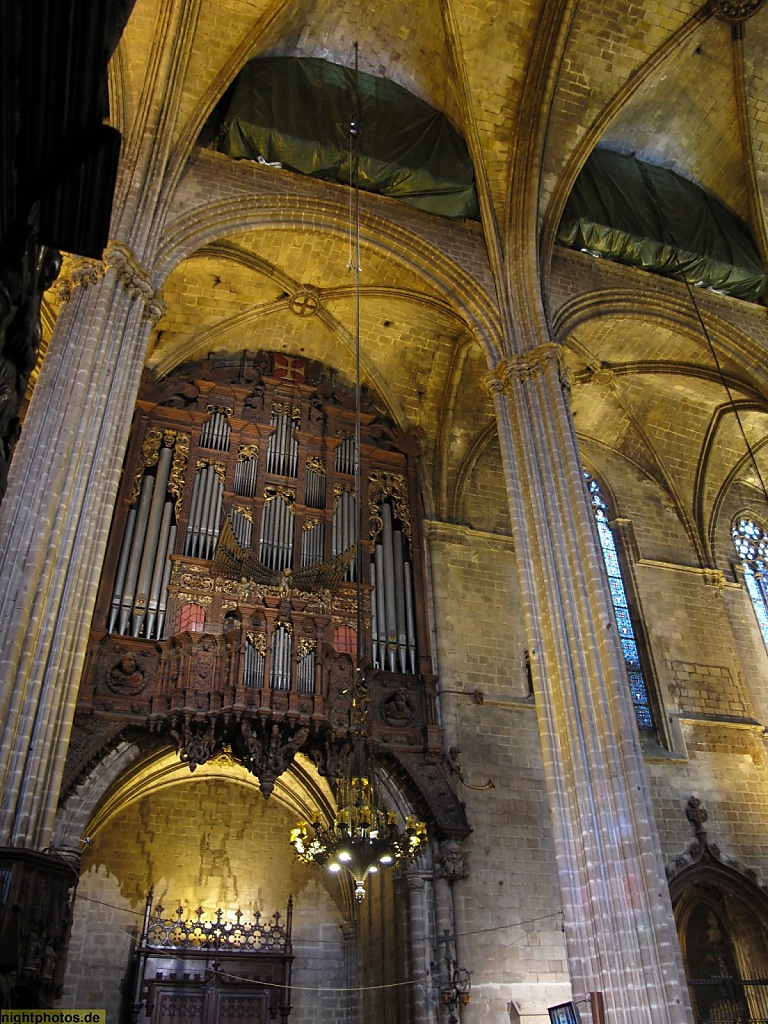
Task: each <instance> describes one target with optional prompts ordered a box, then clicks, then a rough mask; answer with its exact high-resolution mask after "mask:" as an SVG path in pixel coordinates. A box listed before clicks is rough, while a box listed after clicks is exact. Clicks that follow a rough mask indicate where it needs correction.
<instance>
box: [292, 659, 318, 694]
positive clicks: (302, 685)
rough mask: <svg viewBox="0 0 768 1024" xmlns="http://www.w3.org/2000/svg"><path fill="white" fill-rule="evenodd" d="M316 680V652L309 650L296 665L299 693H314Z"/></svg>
mask: <svg viewBox="0 0 768 1024" xmlns="http://www.w3.org/2000/svg"><path fill="white" fill-rule="evenodd" d="M314 682H315V652H314V651H307V653H306V654H305V655H304V657H303V658H302V659H301V661H300V662H299V663H298V664H297V666H296V689H297V690H298V691H299V693H312V690H313V688H314Z"/></svg>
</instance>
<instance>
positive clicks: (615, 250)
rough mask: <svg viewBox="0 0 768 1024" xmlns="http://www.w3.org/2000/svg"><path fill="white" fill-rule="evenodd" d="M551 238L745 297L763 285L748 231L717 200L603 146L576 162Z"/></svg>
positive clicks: (677, 177) (756, 294)
mask: <svg viewBox="0 0 768 1024" xmlns="http://www.w3.org/2000/svg"><path fill="white" fill-rule="evenodd" d="M557 241H558V242H559V243H560V244H561V245H565V246H568V248H570V249H581V250H582V251H584V252H589V253H592V254H593V255H596V256H603V257H605V258H607V259H612V260H616V261H617V262H618V263H626V264H628V265H629V266H632V267H642V268H643V270H650V271H652V272H653V273H656V274H663V275H664V276H666V277H674V278H677V279H678V280H685V279H686V278H687V279H688V281H689V282H690V283H691V284H695V285H698V286H699V287H704V288H711V289H712V290H713V291H718V292H722V293H724V294H726V295H734V296H736V297H737V298H740V299H748V300H749V301H750V302H758V301H759V299H760V296H761V294H762V293H763V291H764V289H765V286H766V276H765V273H764V272H763V269H762V267H761V265H760V258H759V256H758V254H757V250H756V248H755V245H754V242H753V241H752V239H751V237H750V234H749V231H748V230H747V228H746V226H745V225H744V224H743V223H742V222H741V221H740V220H739V219H738V217H736V216H734V214H732V213H731V212H730V210H728V209H726V207H725V206H723V204H722V203H720V202H719V201H718V200H717V199H714V198H713V197H712V196H709V195H707V194H706V192H704V190H703V189H701V188H699V186H698V185H695V184H694V183H693V182H691V181H688V180H687V179H685V178H681V177H680V175H679V174H675V172H674V171H668V170H666V169H664V168H662V167H655V166H654V165H652V164H647V163H643V162H642V161H640V160H636V159H635V158H634V157H631V156H624V155H623V154H621V153H614V152H613V151H612V150H608V149H596V150H594V151H593V153H592V155H591V156H590V157H589V159H588V160H587V162H586V164H585V165H584V168H583V170H582V172H581V174H580V175H579V177H578V179H577V181H576V184H575V185H574V187H573V191H572V192H571V194H570V196H569V197H568V202H567V203H566V205H565V211H564V212H563V217H562V220H561V221H560V227H559V228H558V231H557Z"/></svg>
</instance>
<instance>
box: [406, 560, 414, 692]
mask: <svg viewBox="0 0 768 1024" xmlns="http://www.w3.org/2000/svg"><path fill="white" fill-rule="evenodd" d="M403 567H404V569H405V623H406V626H407V629H408V662H409V664H410V666H411V672H413V673H414V674H415V672H416V616H415V615H414V611H413V570H412V569H411V563H410V562H404V563H403Z"/></svg>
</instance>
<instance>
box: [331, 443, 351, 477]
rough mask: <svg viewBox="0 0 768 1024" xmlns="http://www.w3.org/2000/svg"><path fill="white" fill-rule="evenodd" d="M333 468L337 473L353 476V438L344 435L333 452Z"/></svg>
mask: <svg viewBox="0 0 768 1024" xmlns="http://www.w3.org/2000/svg"><path fill="white" fill-rule="evenodd" d="M334 454H335V457H334V466H333V468H334V469H335V470H336V472H337V473H344V474H345V475H346V476H354V473H355V439H354V437H345V438H344V440H343V441H342V442H341V444H340V445H339V447H338V448H337V449H336V452H335V453H334Z"/></svg>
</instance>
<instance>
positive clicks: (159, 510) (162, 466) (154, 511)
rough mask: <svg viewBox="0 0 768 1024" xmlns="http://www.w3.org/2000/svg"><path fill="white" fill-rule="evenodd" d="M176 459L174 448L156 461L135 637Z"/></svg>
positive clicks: (135, 607)
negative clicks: (172, 465) (172, 462)
mask: <svg viewBox="0 0 768 1024" xmlns="http://www.w3.org/2000/svg"><path fill="white" fill-rule="evenodd" d="M172 458H173V449H172V448H161V449H160V452H159V454H158V458H157V473H156V477H155V486H154V490H153V494H152V502H151V504H150V508H149V516H148V517H147V527H146V531H145V534H144V539H143V546H142V554H141V564H140V566H139V575H138V582H137V589H136V596H135V598H134V602H133V635H134V636H139V633H140V632H141V627H142V625H143V624H144V616H145V615H146V613H147V602H148V599H149V588H150V585H151V583H152V572H153V569H154V566H155V556H156V555H157V547H158V541H159V540H160V524H161V519H162V516H163V505H164V504H165V494H166V490H167V488H168V477H169V476H170V475H171V459H172Z"/></svg>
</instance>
